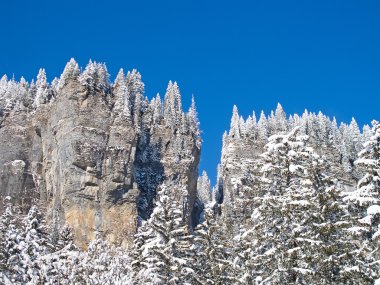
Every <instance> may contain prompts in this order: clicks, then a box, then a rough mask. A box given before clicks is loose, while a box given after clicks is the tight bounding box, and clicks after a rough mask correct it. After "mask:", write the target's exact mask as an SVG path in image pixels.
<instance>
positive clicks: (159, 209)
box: [132, 186, 193, 284]
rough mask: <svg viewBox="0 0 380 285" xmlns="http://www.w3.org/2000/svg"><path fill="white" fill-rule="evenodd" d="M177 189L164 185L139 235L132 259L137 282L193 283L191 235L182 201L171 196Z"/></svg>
mask: <svg viewBox="0 0 380 285" xmlns="http://www.w3.org/2000/svg"><path fill="white" fill-rule="evenodd" d="M173 191H174V189H169V188H168V186H162V187H161V189H160V190H159V191H158V192H157V200H156V206H155V208H154V211H153V213H152V216H151V218H150V219H149V221H148V223H147V224H146V225H143V226H142V227H141V228H140V231H139V233H138V234H137V236H136V242H135V250H134V251H135V253H134V254H133V256H134V257H135V258H136V257H139V258H138V259H137V260H136V259H135V260H134V261H133V262H132V265H133V266H134V270H135V277H134V279H135V281H136V282H137V284H192V283H191V282H192V279H193V270H192V268H191V266H192V259H193V253H192V252H193V250H192V236H191V235H190V233H189V231H188V226H187V225H186V223H185V222H184V219H183V216H182V214H183V212H182V211H181V210H180V207H179V203H178V202H177V201H176V200H175V199H174V200H173V199H171V198H170V193H173Z"/></svg>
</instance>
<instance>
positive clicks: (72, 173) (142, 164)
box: [0, 60, 200, 247]
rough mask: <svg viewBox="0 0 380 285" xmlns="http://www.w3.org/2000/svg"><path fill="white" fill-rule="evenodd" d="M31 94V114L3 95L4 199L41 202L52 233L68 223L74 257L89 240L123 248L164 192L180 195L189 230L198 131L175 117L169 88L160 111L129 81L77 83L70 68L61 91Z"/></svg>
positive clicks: (30, 90)
mask: <svg viewBox="0 0 380 285" xmlns="http://www.w3.org/2000/svg"><path fill="white" fill-rule="evenodd" d="M40 72H41V71H40ZM39 78H41V76H40V75H39ZM2 82H3V85H4V86H6V88H8V87H9V86H10V83H9V81H7V82H8V83H7V84H5V83H4V81H2ZM37 83H38V82H37ZM18 84H21V83H18ZM36 85H37V86H36ZM36 85H33V83H32V84H30V85H27V86H26V87H25V88H26V90H27V91H26V95H25V96H28V98H31V99H30V101H29V103H28V104H24V105H22V104H20V103H19V99H18V98H16V99H14V98H8V99H7V100H5V99H4V97H1V96H6V94H3V95H1V94H0V98H2V99H1V100H0V109H1V117H0V118H1V120H0V122H1V124H0V196H1V197H5V196H10V197H12V199H13V201H15V202H16V203H18V204H20V205H23V206H24V207H25V209H27V208H28V207H29V206H30V205H31V204H32V203H35V202H36V201H39V203H40V204H42V205H44V206H46V209H47V217H48V221H49V223H50V224H51V229H52V231H53V233H57V232H58V231H59V228H60V227H61V226H62V225H63V224H65V223H66V224H68V225H69V226H71V227H72V228H73V232H74V236H75V241H76V243H77V244H78V245H79V246H81V247H85V246H86V245H87V244H88V242H89V241H90V240H92V239H93V238H94V237H95V234H96V233H100V234H102V235H103V236H104V237H106V238H107V239H108V240H109V241H111V242H113V243H116V244H119V245H124V246H125V245H127V244H128V243H130V242H131V241H132V240H133V236H134V234H135V231H136V227H137V225H138V223H139V220H140V219H147V218H148V217H149V216H150V214H151V212H152V207H153V201H154V199H155V196H156V189H157V187H159V186H160V185H162V184H163V183H165V184H171V183H175V184H176V185H181V186H182V188H183V189H184V191H182V192H181V193H178V195H176V197H174V198H176V199H178V200H179V201H181V204H182V205H183V207H184V212H185V217H186V219H187V220H188V223H189V225H191V224H192V223H193V221H192V215H191V213H192V210H193V205H194V201H195V198H196V181H197V168H198V162H199V156H200V138H199V130H198V122H197V118H196V112H195V109H194V110H191V111H189V113H184V112H183V111H182V107H181V97H180V95H179V90H178V86H177V85H176V84H175V83H174V84H172V83H170V84H169V87H168V91H167V94H166V96H165V102H162V101H161V99H160V98H159V96H158V97H156V98H154V99H153V100H152V101H148V100H147V99H146V98H144V97H143V92H144V85H143V83H142V81H141V76H140V75H139V74H138V73H137V72H136V71H132V72H129V73H128V74H127V75H126V76H124V74H123V72H122V71H121V72H120V73H119V75H118V77H117V79H116V81H115V83H114V84H113V85H111V84H110V83H109V82H108V74H107V72H106V69H105V66H104V65H102V64H97V63H93V62H90V63H89V65H88V66H87V67H86V69H85V70H84V71H83V72H82V73H80V72H79V69H78V66H77V64H76V62H75V61H73V60H71V61H70V62H69V63H68V64H67V66H66V68H65V71H64V73H63V74H62V76H61V79H60V80H59V81H58V82H56V83H55V84H50V85H49V86H48V87H46V86H47V84H46V82H45V83H44V84H42V83H41V82H40V85H39V86H38V84H36ZM41 86H45V87H41ZM41 88H42V89H41ZM43 88H45V89H43ZM7 94H9V92H8V93H7ZM7 96H10V95H7ZM33 100H34V101H33ZM6 101H7V102H13V103H12V104H5V103H4V102H6ZM0 200H3V199H0ZM0 206H1V204H0ZM0 209H1V207H0Z"/></svg>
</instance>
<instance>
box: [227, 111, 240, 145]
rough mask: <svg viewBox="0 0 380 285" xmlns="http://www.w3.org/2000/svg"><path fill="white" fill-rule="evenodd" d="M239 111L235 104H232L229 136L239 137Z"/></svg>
mask: <svg viewBox="0 0 380 285" xmlns="http://www.w3.org/2000/svg"><path fill="white" fill-rule="evenodd" d="M239 121H240V117H239V111H238V108H237V107H236V105H234V107H233V109H232V117H231V124H230V132H229V136H230V137H232V138H236V139H238V138H240V129H239Z"/></svg>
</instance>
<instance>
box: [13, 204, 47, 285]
mask: <svg viewBox="0 0 380 285" xmlns="http://www.w3.org/2000/svg"><path fill="white" fill-rule="evenodd" d="M23 223H24V237H23V241H22V242H20V255H21V265H22V267H23V268H24V270H25V276H24V281H27V282H31V284H38V283H39V282H44V278H43V276H42V275H41V269H40V266H39V262H38V260H39V258H41V256H43V255H45V254H48V253H49V252H50V251H51V250H52V247H53V246H52V245H51V244H50V240H49V235H48V229H47V227H46V224H45V220H44V217H43V214H42V213H41V211H40V210H39V209H38V207H37V206H32V207H31V208H30V210H29V213H28V215H27V216H26V217H25V218H24V221H23Z"/></svg>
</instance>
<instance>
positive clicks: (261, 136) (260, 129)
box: [257, 111, 268, 144]
mask: <svg viewBox="0 0 380 285" xmlns="http://www.w3.org/2000/svg"><path fill="white" fill-rule="evenodd" d="M257 133H258V140H259V141H260V142H261V143H262V144H265V143H266V141H267V138H268V121H267V118H266V116H265V113H264V111H261V113H260V118H259V122H258V123H257Z"/></svg>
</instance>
